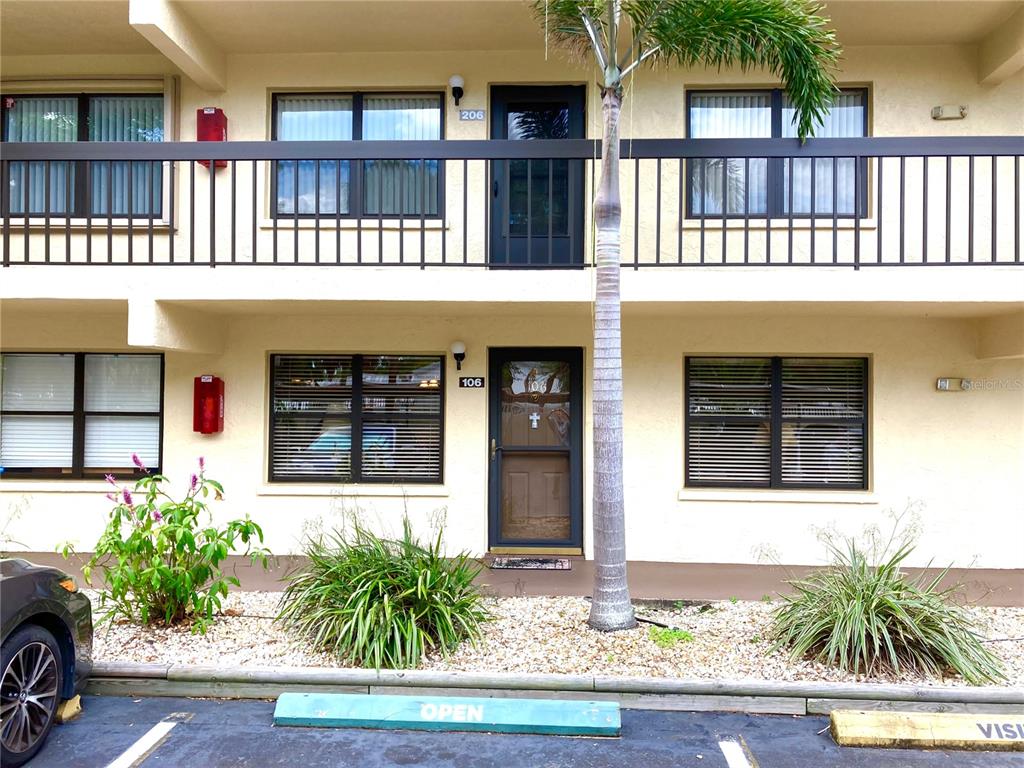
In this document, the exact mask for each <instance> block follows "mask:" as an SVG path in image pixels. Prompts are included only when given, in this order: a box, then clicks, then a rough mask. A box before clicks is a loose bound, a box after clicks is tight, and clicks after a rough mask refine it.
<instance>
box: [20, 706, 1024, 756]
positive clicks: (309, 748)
mask: <svg viewBox="0 0 1024 768" xmlns="http://www.w3.org/2000/svg"><path fill="white" fill-rule="evenodd" d="M82 708H83V713H82V715H80V716H79V717H78V718H77V719H75V720H73V721H72V722H70V723H67V724H65V725H61V726H56V727H55V728H54V729H53V731H52V732H51V734H50V738H49V741H48V742H47V744H46V746H45V747H44V748H43V750H42V751H41V752H40V753H39V755H38V756H37V757H36V758H35V760H33V761H32V762H31V763H30V765H31V766H32V767H33V768H106V766H110V765H111V764H114V765H115V766H116V767H117V768H127V766H133V768H134V766H143V768H172V767H174V768H177V767H179V766H180V767H181V768H220V767H221V766H225V767H226V766H254V767H262V766H300V767H301V768H321V767H324V768H327V766H330V768H338V766H359V767H360V768H363V767H365V768H383V767H384V766H430V767H431V768H433V767H434V766H437V767H439V768H449V767H450V768H485V767H486V768H490V767H491V766H495V767H496V766H501V767H502V768H511V767H513V766H515V767H518V766H531V767H533V766H536V768H561V767H562V766H566V767H569V766H572V767H573V768H576V767H579V768H604V767H606V766H607V767H608V768H612V767H613V766H614V767H619V766H621V767H623V768H626V767H632V766H637V768H640V767H641V766H642V767H643V768H647V767H648V766H649V767H650V768H676V767H677V766H686V767H687V768H695V767H697V766H699V767H700V768H829V767H830V766H843V767H844V768H845V767H846V766H849V767H850V768H884V767H885V766H895V767H898V768H905V767H906V768H915V767H916V766H929V768H939V767H940V766H941V767H943V768H945V767H948V768H972V767H973V766H979V767H981V766H984V768H1002V767H1003V766H1016V767H1017V768H1022V767H1024V755H1021V754H1019V753H1018V754H1010V753H1002V754H1000V753H984V752H939V751H931V752H926V751H910V750H885V749H849V748H841V747H838V746H836V745H835V743H834V742H833V741H832V739H831V737H830V736H829V734H828V730H827V729H828V718H825V717H792V716H781V715H746V714H734V713H719V712H656V711H639V710H623V712H622V736H621V737H620V738H615V739H608V738H567V737H561V736H528V735H504V734H480V733H427V732H415V731H375V730H362V729H319V728H282V727H274V726H273V725H272V717H273V711H274V702H272V701H253V700H243V701H229V700H209V699H173V698H142V699H132V698H123V697H113V696H111V697H108V696H87V697H85V698H84V699H83V702H82ZM161 723H163V724H164V725H162V726H161V725H160V724H161ZM168 723H173V725H168ZM154 728H156V730H155V731H154ZM147 735H149V736H148V738H150V739H155V738H156V737H158V736H161V735H162V736H163V738H162V740H159V741H156V743H155V745H154V748H152V749H150V750H149V751H146V750H145V747H146V745H147V742H146V739H147ZM133 755H134V757H133Z"/></svg>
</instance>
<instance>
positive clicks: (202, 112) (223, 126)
mask: <svg viewBox="0 0 1024 768" xmlns="http://www.w3.org/2000/svg"><path fill="white" fill-rule="evenodd" d="M227 140H228V118H227V115H225V114H224V110H223V109H221V108H219V107H200V108H199V109H197V110H196V141H227ZM199 164H200V165H203V166H205V167H207V168H209V167H210V161H209V160H200V161H199ZM216 164H217V167H218V168H225V167H227V164H228V161H227V160H217V161H216Z"/></svg>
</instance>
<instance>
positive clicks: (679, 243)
mask: <svg viewBox="0 0 1024 768" xmlns="http://www.w3.org/2000/svg"><path fill="white" fill-rule="evenodd" d="M684 168H685V164H684V162H683V158H679V199H678V200H677V201H676V207H677V209H678V211H677V215H678V217H679V231H678V232H676V262H677V263H678V264H682V263H683V224H684V222H685V219H684V217H683V174H684Z"/></svg>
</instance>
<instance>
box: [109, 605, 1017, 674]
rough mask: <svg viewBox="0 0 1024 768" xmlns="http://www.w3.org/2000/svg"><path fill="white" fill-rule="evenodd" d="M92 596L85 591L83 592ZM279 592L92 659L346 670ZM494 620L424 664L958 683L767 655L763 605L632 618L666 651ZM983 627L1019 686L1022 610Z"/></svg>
mask: <svg viewBox="0 0 1024 768" xmlns="http://www.w3.org/2000/svg"><path fill="white" fill-rule="evenodd" d="M90 596H91V597H93V599H94V601H95V595H90ZM279 598H280V593H277V592H232V593H230V594H229V596H228V597H227V598H226V599H225V601H224V609H225V615H223V616H221V617H219V618H217V619H216V620H215V621H214V622H213V624H212V625H211V626H210V628H209V629H208V630H207V633H206V634H205V635H201V634H192V632H191V630H190V629H189V628H188V627H174V628H161V627H156V628H140V627H137V626H134V625H131V624H127V623H123V622H110V623H105V624H102V625H100V626H98V628H97V630H96V638H95V646H94V649H93V654H94V658H95V659H96V660H97V661H130V662H146V663H162V664H184V665H222V666H229V665H238V666H296V667H300V666H303V667H344V666H346V665H345V664H343V663H341V662H339V661H338V660H337V659H335V658H333V657H331V656H329V655H327V654H323V653H317V652H314V651H311V650H309V649H308V648H307V647H306V646H305V644H304V643H303V642H302V641H301V640H297V639H296V638H293V637H292V636H290V635H289V634H288V633H286V632H285V631H284V630H282V629H280V628H278V627H277V626H276V625H275V624H274V622H273V620H272V617H273V616H274V615H275V613H276V611H277V603H278V600H279ZM487 603H488V607H489V609H490V610H491V612H492V613H493V615H494V620H493V621H491V622H488V623H487V624H486V625H485V629H484V637H483V640H482V641H481V643H480V644H479V645H478V646H476V647H473V646H470V645H468V644H467V645H463V647H461V648H459V649H458V650H457V651H456V652H455V653H454V654H452V655H450V656H449V657H447V658H442V657H431V658H428V659H426V660H425V661H424V662H423V663H422V665H421V666H422V668H425V669H434V670H462V671H473V672H527V673H567V674H593V675H623V676H642V677H682V678H704V679H714V678H719V679H732V680H736V679H755V680H804V681H809V680H820V681H829V682H852V681H855V680H860V681H861V682H879V683H882V682H885V683H893V682H898V683H916V684H922V683H924V684H929V685H964V684H965V683H963V681H962V680H960V679H959V678H956V677H952V678H944V679H938V678H921V677H919V676H914V675H910V674H904V675H901V676H894V675H885V676H881V675H880V676H873V677H871V678H865V677H863V676H861V677H860V678H856V677H854V676H853V675H849V674H845V673H842V672H838V671H836V670H834V669H830V668H828V667H825V666H823V665H821V664H816V663H812V662H807V661H791V660H790V659H789V658H788V657H787V656H786V655H785V654H783V653H780V652H772V651H771V650H770V644H769V643H768V641H767V640H766V637H767V633H768V625H769V622H770V615H771V611H772V609H773V608H774V607H775V606H774V605H773V604H771V603H764V602H747V601H737V602H735V603H734V602H730V601H723V602H715V603H711V604H708V605H706V606H704V607H696V606H691V607H680V608H678V609H675V610H672V609H669V610H664V609H661V610H655V609H648V608H643V607H641V609H640V613H639V615H641V616H645V617H648V618H652V619H655V620H658V621H661V622H663V623H665V624H669V625H671V626H674V627H678V628H680V629H685V630H686V631H687V632H689V633H690V634H691V635H692V638H693V639H692V640H680V641H678V642H676V643H675V645H673V646H672V647H667V648H663V647H659V646H658V644H657V643H655V642H654V640H653V639H652V638H651V636H650V629H651V625H648V624H643V623H641V624H640V625H639V626H638V627H637V628H636V629H633V630H629V631H625V632H615V633H603V632H596V631H594V630H592V629H590V628H589V627H588V626H587V624H586V620H587V614H588V611H589V607H590V606H589V603H588V602H587V601H586V600H584V599H582V598H575V597H509V598H498V599H490V600H488V601H487ZM970 610H971V611H972V612H973V613H974V615H975V616H976V618H977V620H978V625H979V628H980V630H981V632H982V634H983V635H984V636H985V637H986V638H987V639H990V640H1000V639H1003V638H1018V639H1015V640H1007V641H1005V642H993V643H991V646H992V648H993V650H994V651H995V652H996V653H997V654H998V655H999V657H1000V658H1001V659H1002V660H1003V663H1004V668H1005V671H1006V673H1007V678H1008V679H1007V681H1006V682H1005V684H1006V685H1014V686H1024V640H1021V639H1019V638H1024V609H1021V608H972V609H970Z"/></svg>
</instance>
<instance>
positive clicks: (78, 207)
mask: <svg viewBox="0 0 1024 768" xmlns="http://www.w3.org/2000/svg"><path fill="white" fill-rule="evenodd" d="M83 105H84V106H83ZM83 109H84V110H85V111H84V112H82V110H83ZM4 112H5V126H4V128H5V130H4V136H5V140H6V141H10V142H26V141H57V142H68V141H78V140H79V139H80V138H84V139H85V140H87V141H133V142H134V141H147V142H149V141H163V122H164V99H163V96H162V95H144V96H125V95H109V96H89V97H83V98H79V97H77V96H17V97H13V104H12V105H11V106H8V107H5V110H4ZM83 122H84V124H85V126H86V127H87V130H86V132H85V134H84V136H83V135H82V132H81V131H80V125H81V124H82V123H83ZM128 166H129V163H127V162H124V161H113V162H110V163H107V162H99V161H97V162H93V163H90V165H89V169H88V175H89V176H90V177H91V182H90V184H89V186H90V188H89V190H88V201H89V202H88V212H89V213H91V214H94V215H101V216H105V215H107V212H108V210H112V211H113V214H114V215H115V216H126V215H128V211H129V205H128V197H129V186H130V187H131V199H132V200H131V202H132V204H131V208H130V210H131V213H132V215H133V216H148V215H156V214H158V213H159V212H160V210H161V205H162V201H161V197H162V191H163V187H162V177H163V175H162V169H161V166H160V164H159V163H133V164H132V168H131V181H130V183H129V168H128ZM85 176H86V168H85V165H84V164H83V163H73V162H61V161H52V162H51V163H50V174H49V206H47V176H46V163H45V162H41V161H31V162H29V163H27V167H26V163H23V162H18V163H11V167H10V181H9V186H10V192H9V194H10V210H11V213H12V214H24V212H25V195H26V192H27V194H28V203H29V213H30V214H45V213H47V212H49V213H50V214H53V215H63V214H67V213H71V214H73V215H74V214H77V215H84V214H85V211H84V210H83V201H82V200H79V190H76V183H77V180H78V179H80V178H85Z"/></svg>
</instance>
